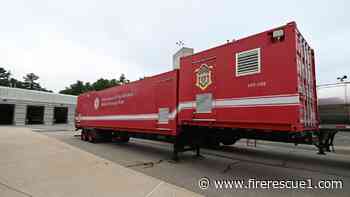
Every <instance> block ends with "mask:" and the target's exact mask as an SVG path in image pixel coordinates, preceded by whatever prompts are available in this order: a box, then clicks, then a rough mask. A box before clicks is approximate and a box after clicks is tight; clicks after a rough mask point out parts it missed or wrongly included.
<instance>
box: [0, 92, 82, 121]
mask: <svg viewBox="0 0 350 197" xmlns="http://www.w3.org/2000/svg"><path fill="white" fill-rule="evenodd" d="M76 103H77V97H76V96H70V95H63V94H55V93H48V92H41V91H33V90H24V89H18V88H8V87H2V86H0V125H31V124H45V125H53V124H67V125H73V124H74V113H75V107H76Z"/></svg>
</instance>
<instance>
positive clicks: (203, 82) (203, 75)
mask: <svg viewBox="0 0 350 197" xmlns="http://www.w3.org/2000/svg"><path fill="white" fill-rule="evenodd" d="M212 68H213V67H212V66H209V65H207V64H202V65H201V66H200V67H199V68H198V69H196V70H195V73H196V86H197V87H199V88H200V89H201V90H205V89H206V88H207V87H208V86H210V84H212V79H211V77H212V76H211V69H212Z"/></svg>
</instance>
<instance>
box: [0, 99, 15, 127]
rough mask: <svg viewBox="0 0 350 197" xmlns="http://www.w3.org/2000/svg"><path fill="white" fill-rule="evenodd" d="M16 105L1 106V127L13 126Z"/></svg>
mask: <svg viewBox="0 0 350 197" xmlns="http://www.w3.org/2000/svg"><path fill="white" fill-rule="evenodd" d="M14 111H15V105H11V104H0V125H11V124H13V119H14Z"/></svg>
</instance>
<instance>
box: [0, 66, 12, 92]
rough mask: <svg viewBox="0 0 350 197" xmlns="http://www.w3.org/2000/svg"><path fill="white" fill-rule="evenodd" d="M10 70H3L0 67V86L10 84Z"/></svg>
mask: <svg viewBox="0 0 350 197" xmlns="http://www.w3.org/2000/svg"><path fill="white" fill-rule="evenodd" d="M10 76H11V73H10V71H7V70H5V69H4V68H2V67H0V86H7V87H9V86H10Z"/></svg>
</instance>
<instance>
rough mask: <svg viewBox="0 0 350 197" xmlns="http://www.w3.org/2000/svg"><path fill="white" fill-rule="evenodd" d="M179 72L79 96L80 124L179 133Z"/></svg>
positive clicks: (134, 130) (148, 131) (79, 125)
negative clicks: (177, 117)
mask: <svg viewBox="0 0 350 197" xmlns="http://www.w3.org/2000/svg"><path fill="white" fill-rule="evenodd" d="M177 84H178V71H177V70H175V71H171V72H167V73H163V74H160V75H156V76H152V77H146V78H145V79H142V80H139V81H135V82H131V83H130V84H126V85H121V86H116V87H113V88H109V89H106V90H102V91H93V92H89V93H85V94H83V95H80V96H79V98H78V106H77V120H78V121H77V127H83V128H88V127H91V128H105V129H115V130H119V131H123V130H124V131H130V132H146V133H157V134H164V135H176V132H177V124H176V112H177V110H176V108H177V90H178V85H177Z"/></svg>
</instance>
